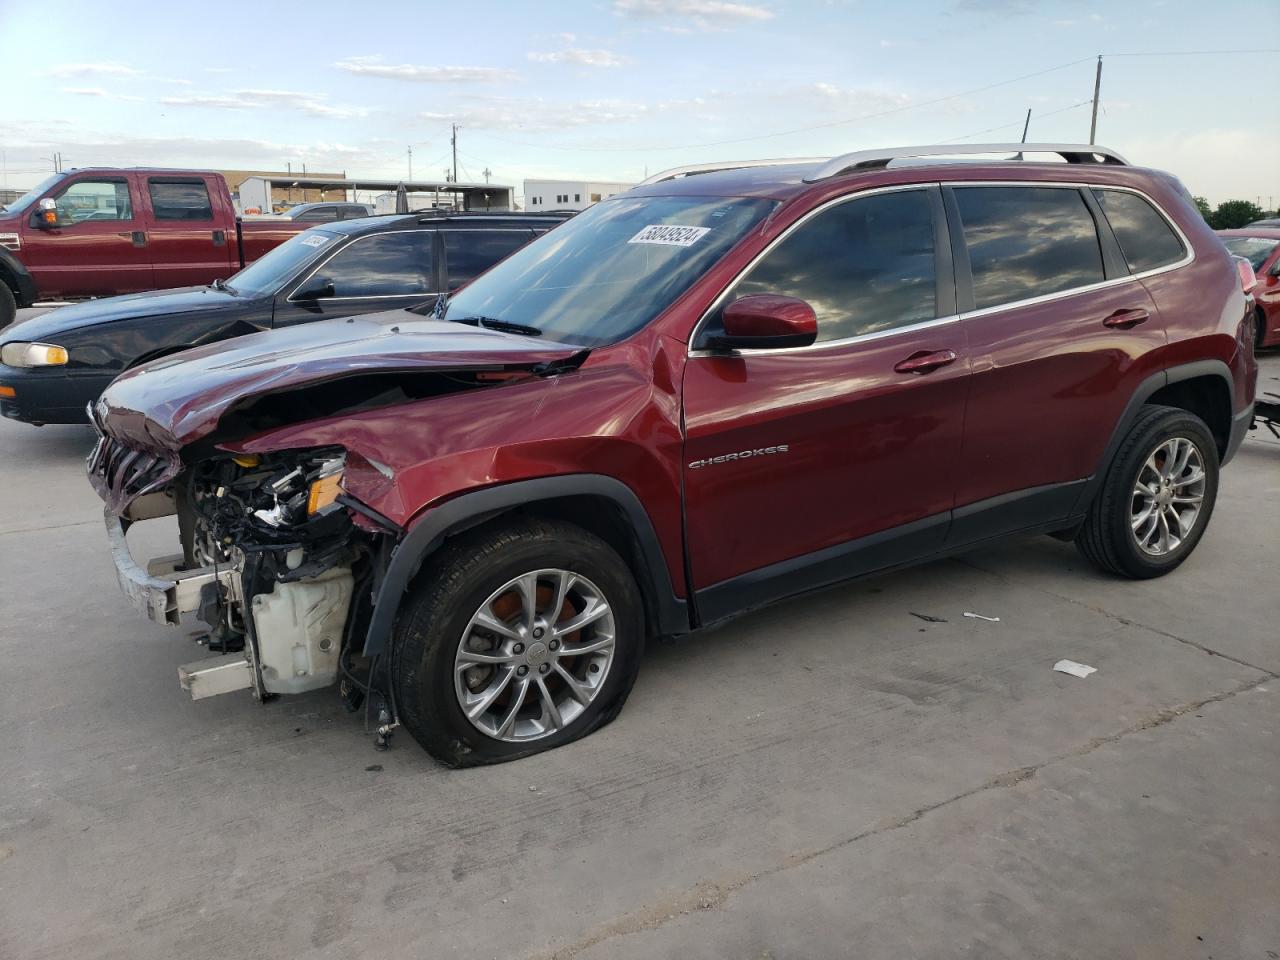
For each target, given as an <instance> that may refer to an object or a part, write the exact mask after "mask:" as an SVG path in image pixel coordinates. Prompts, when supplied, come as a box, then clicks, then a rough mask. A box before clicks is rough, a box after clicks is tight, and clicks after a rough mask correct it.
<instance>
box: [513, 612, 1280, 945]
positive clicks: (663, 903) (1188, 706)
mask: <svg viewBox="0 0 1280 960" xmlns="http://www.w3.org/2000/svg"><path fill="white" fill-rule="evenodd" d="M1139 626H1141V625H1140V624H1139ZM1175 639H1176V638H1175ZM1246 666H1247V664H1246ZM1255 669H1258V668H1255ZM1262 672H1264V673H1266V676H1264V677H1259V678H1257V679H1255V680H1249V681H1246V682H1244V683H1242V684H1239V685H1237V686H1235V687H1232V688H1231V689H1229V690H1223V691H1221V692H1220V693H1216V694H1214V695H1213V696H1210V697H1204V698H1202V699H1199V700H1192V701H1188V702H1185V703H1181V704H1178V705H1177V706H1173V707H1167V708H1165V709H1164V710H1160V711H1158V712H1157V713H1154V714H1152V715H1151V716H1149V717H1146V718H1144V719H1142V720H1139V721H1138V722H1137V723H1134V724H1131V725H1129V726H1127V727H1124V728H1122V729H1120V730H1117V731H1116V732H1115V733H1110V734H1107V735H1105V736H1101V737H1094V738H1093V739H1091V740H1088V741H1086V742H1085V743H1083V744H1081V745H1080V746H1078V747H1076V748H1074V749H1072V750H1068V751H1066V752H1065V753H1060V754H1057V755H1055V756H1052V757H1048V758H1047V759H1045V760H1042V761H1040V762H1039V763H1035V764H1032V765H1031V766H1027V767H1017V768H1015V769H1013V770H1006V771H1005V772H1004V773H1001V774H999V775H997V776H994V777H992V778H991V779H989V780H987V781H985V782H983V783H981V784H978V785H977V786H974V787H971V788H970V789H968V790H964V791H961V792H960V793H957V794H954V795H953V796H950V797H947V798H945V799H943V800H939V801H937V802H936V803H931V804H927V805H925V806H923V807H919V808H917V809H916V810H913V811H911V812H910V813H907V814H904V815H902V816H898V817H885V818H883V819H881V820H879V821H877V822H876V823H875V824H873V825H872V826H870V827H868V828H867V829H866V830H863V831H861V832H860V833H856V834H854V835H853V836H851V837H845V838H843V839H841V840H837V841H836V842H835V843H832V844H829V845H827V846H825V847H820V848H818V849H816V850H809V851H805V852H803V853H798V854H792V855H791V856H789V857H786V858H784V859H783V860H782V861H781V862H779V863H777V864H776V865H774V866H773V867H770V868H768V869H765V870H759V871H756V872H754V873H743V874H737V875H729V876H725V877H721V878H718V879H713V880H704V881H701V882H699V883H697V884H695V885H694V886H693V887H690V888H688V889H686V890H681V891H676V892H674V893H670V894H668V895H666V896H665V897H663V898H662V899H660V900H658V901H656V902H654V903H651V904H646V905H645V906H643V907H641V908H640V909H638V910H633V911H631V912H630V913H626V914H623V915H622V916H620V917H615V918H614V919H612V920H608V921H606V922H604V923H602V924H599V925H598V926H596V927H595V928H594V929H593V930H590V931H588V932H587V933H585V934H583V935H582V936H581V937H579V938H578V939H577V940H574V941H572V942H570V943H566V944H562V945H561V946H558V947H551V948H549V949H547V950H544V951H542V952H539V953H536V954H532V955H530V958H529V960H574V958H576V957H578V956H579V955H581V954H582V953H583V952H585V951H587V950H589V949H591V948H592V947H596V946H599V945H600V944H602V943H606V942H608V941H610V940H614V939H616V938H618V937H625V936H629V935H630V934H635V933H643V932H644V931H647V930H656V929H658V928H659V927H663V926H666V925H667V924H668V923H671V922H673V921H675V920H676V919H678V918H680V917H683V916H688V915H689V914H692V913H698V912H701V911H704V910H716V909H719V908H720V907H723V906H724V905H725V903H727V902H728V900H729V898H730V897H732V896H733V894H735V893H737V892H738V891H739V890H741V889H743V888H744V887H747V886H749V885H750V884H752V883H755V882H756V881H757V880H762V879H766V878H768V877H771V876H774V875H776V874H780V873H783V872H785V871H788V870H793V869H795V868H796V867H800V866H803V865H804V864H806V863H809V862H811V861H813V860H817V859H818V858H820V857H824V856H826V855H828V854H830V853H834V852H835V851H837V850H841V849H843V848H845V847H848V846H850V845H852V844H855V843H859V842H861V841H863V840H867V839H869V838H871V837H875V836H878V835H880V834H883V833H890V832H892V831H895V830H901V829H903V828H904V827H908V826H910V825H911V824H913V823H915V822H916V821H918V820H921V819H923V818H924V817H927V816H929V815H930V814H932V813H936V812H937V811H939V810H942V809H944V808H946V807H950V806H952V805H953V804H956V803H959V802H961V801H963V800H968V799H970V798H971V797H975V796H978V795H979V794H983V793H987V792H988V791H991V790H1008V789H1012V788H1014V787H1017V786H1018V785H1020V784H1022V783H1025V782H1026V781H1028V780H1030V779H1031V778H1033V777H1034V776H1035V775H1036V774H1037V773H1039V772H1040V771H1041V770H1043V769H1045V768H1046V767H1049V766H1052V765H1053V764H1055V763H1061V762H1063V761H1065V760H1074V759H1078V758H1080V757H1084V756H1087V755H1088V754H1090V753H1093V752H1094V751H1095V750H1098V749H1100V748H1102V747H1105V746H1108V745H1110V744H1114V743H1118V742H1119V741H1121V740H1123V739H1124V738H1125V737H1128V736H1131V735H1133V734H1135V733H1143V732H1145V731H1148V730H1154V729H1156V728H1158V727H1162V726H1165V725H1166V724H1168V723H1171V722H1173V721H1174V720H1176V719H1177V718H1178V717H1181V716H1183V715H1184V714H1188V713H1194V712H1195V711H1197V710H1200V709H1201V708H1203V707H1205V706H1208V705H1209V704H1212V703H1220V702H1222V701H1224V700H1229V699H1230V698H1232V697H1235V696H1238V695H1239V694H1242V693H1248V692H1249V691H1250V690H1253V689H1255V688H1257V687H1260V686H1262V685H1263V684H1264V683H1267V682H1268V681H1269V680H1271V679H1273V678H1275V676H1276V675H1275V674H1273V673H1271V672H1269V671H1262Z"/></svg>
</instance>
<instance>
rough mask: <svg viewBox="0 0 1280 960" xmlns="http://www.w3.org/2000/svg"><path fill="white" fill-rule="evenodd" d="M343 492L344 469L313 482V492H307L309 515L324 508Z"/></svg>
mask: <svg viewBox="0 0 1280 960" xmlns="http://www.w3.org/2000/svg"><path fill="white" fill-rule="evenodd" d="M341 492H342V471H341V470H339V471H338V472H337V473H331V474H329V476H327V477H321V478H320V479H319V480H316V481H314V482H313V483H312V484H311V492H310V493H309V494H307V516H308V517H309V516H312V515H313V514H314V513H316V511H318V510H323V509H324V508H325V507H327V506H328V505H329V504H331V503H333V502H334V501H335V500H337V499H338V494H340V493H341Z"/></svg>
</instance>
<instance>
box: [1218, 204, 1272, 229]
mask: <svg viewBox="0 0 1280 960" xmlns="http://www.w3.org/2000/svg"><path fill="white" fill-rule="evenodd" d="M1264 216H1266V211H1264V210H1263V209H1262V208H1261V207H1260V206H1258V205H1257V204H1256V203H1253V202H1252V201H1250V200H1224V201H1223V202H1222V203H1220V204H1218V209H1217V210H1215V211H1213V216H1212V217H1211V218H1210V220H1209V226H1211V227H1213V229H1215V230H1234V229H1236V228H1237V227H1243V226H1245V225H1246V224H1248V223H1252V222H1253V221H1254V220H1261V219H1262V218H1263V217H1264Z"/></svg>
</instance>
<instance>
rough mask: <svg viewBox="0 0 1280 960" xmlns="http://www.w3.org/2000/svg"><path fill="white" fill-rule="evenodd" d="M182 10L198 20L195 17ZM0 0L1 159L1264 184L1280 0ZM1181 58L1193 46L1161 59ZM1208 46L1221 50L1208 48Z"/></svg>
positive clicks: (1270, 167) (1232, 189) (1276, 123)
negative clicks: (887, 156) (998, 147)
mask: <svg viewBox="0 0 1280 960" xmlns="http://www.w3.org/2000/svg"><path fill="white" fill-rule="evenodd" d="M187 9H191V10H193V11H198V12H193V13H192V14H190V15H188V14H186V13H185V11H186V10H187ZM290 9H291V10H294V11H297V12H296V13H294V14H291V15H285V14H284V13H276V12H274V10H273V9H272V8H271V6H270V5H264V4H262V3H261V2H257V3H246V2H241V0H219V2H218V3H216V4H212V5H209V6H203V7H188V6H187V5H185V4H174V3H172V2H163V3H162V2H159V0H133V2H129V0H126V2H124V3H120V4H115V5H112V6H110V7H107V6H104V5H103V4H101V3H80V2H75V0H59V2H57V3H52V4H51V3H49V2H48V0H40V2H31V0H0V38H3V45H2V46H0V49H3V51H4V72H5V76H6V82H5V84H4V91H5V95H4V97H3V100H2V102H3V109H0V160H2V161H3V169H2V170H0V177H2V179H3V181H4V182H7V185H9V186H30V185H32V184H33V183H34V182H36V181H37V180H39V179H41V178H42V177H43V176H44V175H45V174H46V173H47V172H48V171H49V170H50V169H51V168H50V164H49V161H48V160H46V159H42V158H47V157H49V156H51V154H52V152H53V151H55V150H58V151H61V153H62V155H63V161H64V164H65V165H66V166H87V165H93V164H109V165H115V164H121V165H123V164H129V165H133V164H142V165H158V166H193V165H198V166H212V167H222V168H258V169H261V168H266V169H284V167H285V165H286V163H292V164H293V165H294V169H295V170H296V169H298V168H299V166H300V165H301V164H303V163H305V164H306V165H307V168H308V170H317V171H340V170H345V171H347V172H348V173H350V174H353V175H363V176H386V177H397V176H404V175H405V174H406V173H407V170H408V155H407V151H408V148H409V147H412V149H413V163H414V172H415V173H416V174H417V175H419V176H425V175H431V176H439V175H440V174H441V172H442V171H443V169H444V167H445V166H446V163H447V161H448V156H449V125H450V124H451V123H455V122H456V123H458V124H460V125H461V127H462V130H461V132H460V134H459V160H460V170H459V178H460V179H462V180H468V179H471V180H477V179H481V172H482V171H483V170H485V169H489V170H491V171H492V175H493V179H494V180H495V181H496V182H504V183H515V184H517V185H518V184H519V182H520V181H521V180H523V179H524V178H525V177H539V176H562V175H563V176H566V177H579V176H581V177H591V178H599V179H611V180H612V179H618V180H636V179H639V178H641V177H642V176H643V175H644V173H645V171H646V169H647V170H648V171H649V172H651V173H652V172H656V171H658V170H660V169H663V168H665V167H669V166H674V165H676V164H680V163H690V162H698V161H703V160H719V159H726V158H728V159H737V158H747V157H772V156H818V155H829V154H832V153H839V152H844V151H848V150H854V149H861V148H864V147H874V146H886V145H893V144H902V143H935V142H949V141H953V140H954V141H964V140H968V141H971V142H973V141H987V140H998V139H1006V140H1016V139H1018V137H1019V136H1020V135H1021V127H1022V119H1023V116H1024V114H1025V112H1026V110H1027V109H1028V108H1030V109H1031V111H1032V121H1031V137H1030V139H1033V140H1042V141H1064V140H1065V141H1085V140H1087V139H1088V134H1089V107H1088V104H1087V101H1088V100H1089V98H1090V97H1091V95H1092V92H1093V72H1094V59H1093V58H1094V57H1095V56H1096V55H1097V54H1098V53H1102V54H1104V71H1103V84H1102V114H1101V116H1100V117H1099V124H1098V127H1099V132H1098V142H1100V143H1104V144H1107V145H1109V146H1112V147H1114V148H1116V149H1118V150H1120V151H1121V152H1122V153H1124V154H1126V155H1127V156H1128V157H1129V158H1130V159H1131V160H1132V161H1134V162H1137V163H1142V164H1147V165H1151V166H1158V167H1162V168H1165V169H1168V170H1172V171H1174V172H1175V173H1177V174H1179V175H1180V176H1181V177H1182V178H1183V180H1184V181H1185V182H1186V183H1187V185H1188V186H1189V187H1190V188H1191V190H1192V191H1193V192H1195V193H1200V194H1204V195H1206V196H1208V197H1209V198H1210V199H1211V200H1213V201H1215V202H1217V201H1220V200H1223V199H1227V198H1229V197H1246V198H1249V199H1256V198H1258V197H1259V196H1260V197H1261V198H1262V202H1263V204H1264V205H1267V204H1268V197H1269V196H1273V195H1274V196H1275V201H1280V175H1277V170H1280V164H1278V163H1277V161H1276V157H1278V156H1280V118H1278V115H1277V113H1276V111H1275V110H1274V109H1273V108H1272V107H1271V106H1269V105H1268V104H1269V97H1270V94H1269V93H1267V92H1266V91H1270V90H1272V89H1273V88H1274V83H1272V82H1271V81H1273V80H1274V79H1275V78H1276V77H1277V76H1280V54H1277V53H1276V52H1269V53H1268V52H1244V51H1245V49H1246V48H1248V49H1254V48H1266V47H1273V48H1280V40H1277V39H1276V33H1275V28H1276V26H1277V25H1278V24H1280V20H1278V17H1280V9H1278V8H1277V2H1276V0H1254V2H1240V3H1231V2H1217V3H1214V4H1209V3H1203V2H1178V0H1124V2H1115V0H1113V2H1110V3H1094V2H1090V0H1076V2H1071V3H1066V2H1048V0H1043V2H1042V0H936V2H925V0H916V2H913V3H910V4H905V3H884V2H880V0H876V2H873V0H848V2H842V0H555V2H551V0H546V2H536V3H535V2H514V0H471V2H468V3H458V2H450V3H441V2H428V0H420V2H407V0H404V2H402V0H379V2H374V3H368V4H353V3H350V2H343V3H330V2H327V0H309V2H308V3H306V4H299V5H290ZM1184 51H1210V52H1208V53H1196V54H1194V55H1174V54H1175V53H1178V52H1184ZM1212 51H1236V52H1233V53H1221V52H1212Z"/></svg>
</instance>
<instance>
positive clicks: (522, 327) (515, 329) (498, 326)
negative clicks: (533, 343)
mask: <svg viewBox="0 0 1280 960" xmlns="http://www.w3.org/2000/svg"><path fill="white" fill-rule="evenodd" d="M449 319H450V320H451V321H453V322H454V323H469V324H471V325H472V326H473V327H484V328H485V329H486V330H497V331H499V332H501V333H523V334H524V335H525V336H527V337H540V336H542V331H541V330H539V329H538V328H537V327H530V326H528V325H526V324H523V323H512V322H511V321H509V320H498V319H497V318H495V317H458V318H457V319H455V318H453V317H450V318H449Z"/></svg>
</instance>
